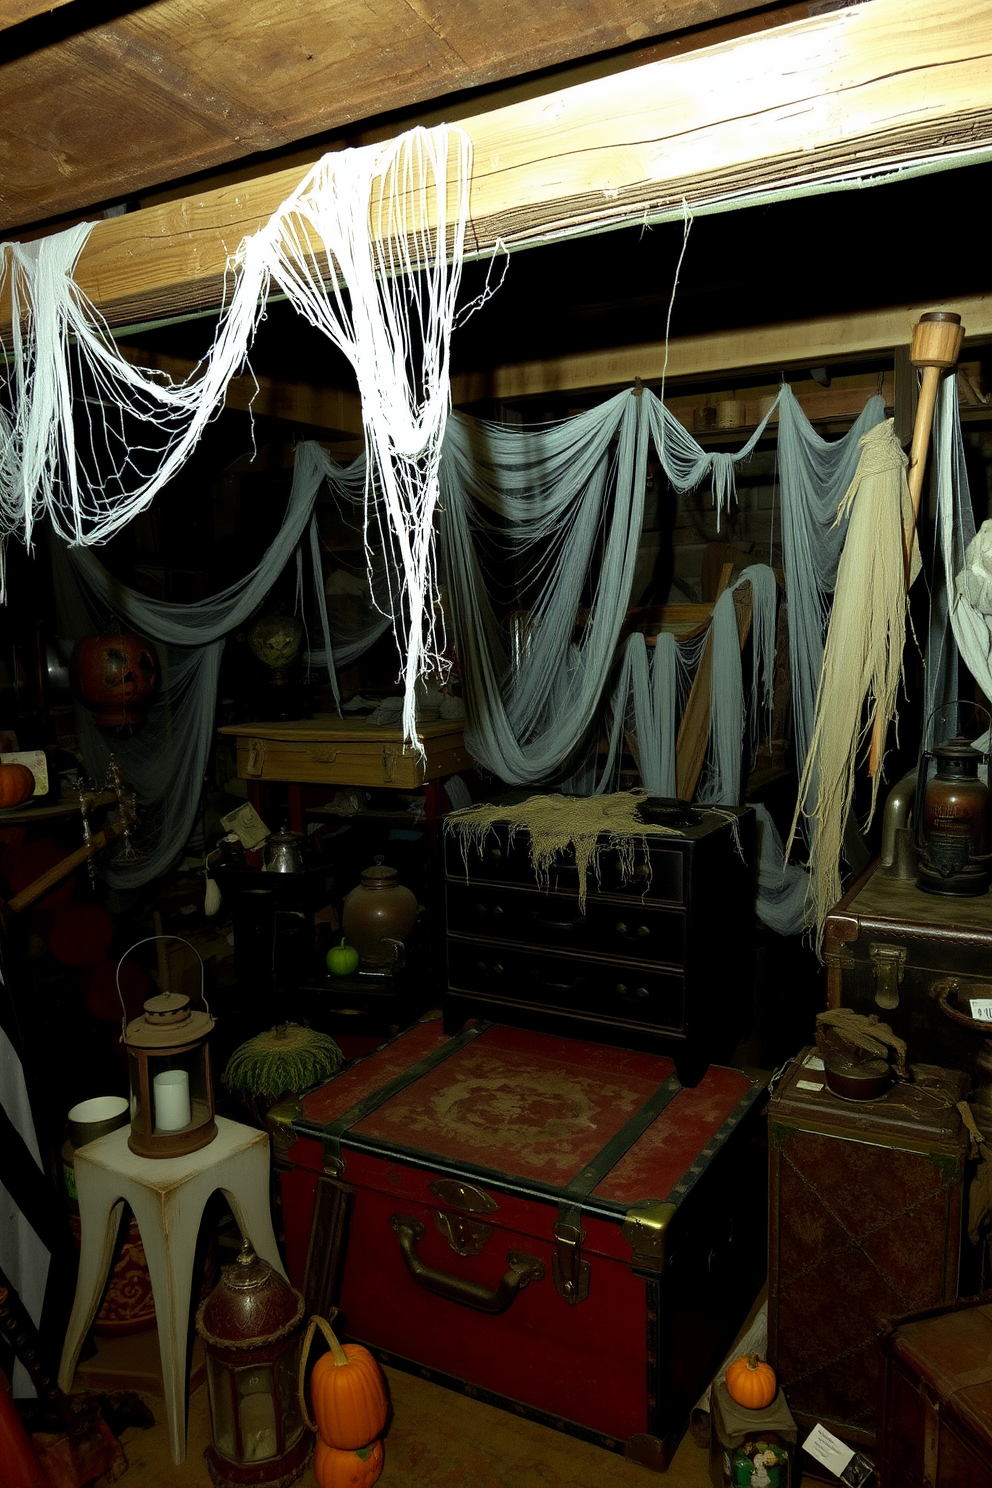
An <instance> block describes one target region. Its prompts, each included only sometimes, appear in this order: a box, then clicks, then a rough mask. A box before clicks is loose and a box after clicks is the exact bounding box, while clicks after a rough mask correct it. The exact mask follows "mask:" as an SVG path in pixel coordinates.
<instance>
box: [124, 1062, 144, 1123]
mask: <svg viewBox="0 0 992 1488" xmlns="http://www.w3.org/2000/svg"><path fill="white" fill-rule="evenodd" d="M127 1064H128V1079H129V1080H130V1082H131V1125H132V1126H134V1127H139V1128H140V1127H141V1126H142V1125H143V1124H144V1119H145V1109H144V1104H143V1102H142V1099H141V1059H140V1058H139V1056H138V1055H137V1054H136V1053H135V1051H134V1050H133V1049H128V1051H127Z"/></svg>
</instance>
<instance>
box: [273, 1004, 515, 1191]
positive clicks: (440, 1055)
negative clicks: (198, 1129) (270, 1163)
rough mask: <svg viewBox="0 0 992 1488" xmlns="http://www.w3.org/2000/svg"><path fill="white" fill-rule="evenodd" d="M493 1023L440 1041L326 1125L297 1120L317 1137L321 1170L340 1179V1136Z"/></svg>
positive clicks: (298, 1126) (300, 1127)
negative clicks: (318, 1139)
mask: <svg viewBox="0 0 992 1488" xmlns="http://www.w3.org/2000/svg"><path fill="white" fill-rule="evenodd" d="M492 1026H493V1025H492V1023H487V1022H485V1021H484V1020H480V1022H478V1023H476V1024H474V1025H473V1027H471V1028H465V1029H463V1030H462V1032H461V1033H456V1034H455V1035H454V1037H453V1038H450V1039H448V1040H447V1041H446V1042H445V1043H443V1044H439V1045H438V1047H437V1048H436V1049H433V1050H432V1051H431V1052H430V1054H425V1055H424V1057H423V1059H418V1060H417V1062H416V1064H411V1065H410V1068H409V1069H405V1070H404V1071H403V1073H402V1074H399V1075H397V1076H396V1077H395V1078H394V1079H392V1080H389V1081H388V1082H387V1083H386V1084H385V1085H380V1086H379V1087H378V1089H376V1090H372V1091H370V1092H369V1094H368V1095H365V1096H363V1097H362V1099H361V1100H359V1101H356V1102H355V1104H354V1105H353V1106H351V1107H349V1109H348V1110H347V1111H344V1112H343V1113H342V1114H341V1115H340V1116H338V1117H337V1119H336V1120H334V1121H332V1122H331V1123H330V1125H329V1126H318V1125H316V1124H311V1123H309V1122H306V1121H300V1122H298V1123H297V1124H296V1130H297V1131H299V1132H301V1133H304V1134H306V1135H307V1136H315V1137H319V1138H320V1141H321V1145H322V1147H323V1152H324V1171H325V1172H327V1173H329V1174H330V1175H331V1176H332V1177H334V1178H340V1176H341V1174H342V1173H343V1172H344V1158H343V1156H342V1154H341V1138H342V1137H343V1136H345V1134H346V1133H347V1132H349V1131H350V1130H351V1128H352V1127H353V1126H357V1125H358V1124H359V1122H361V1121H364V1120H365V1118H366V1116H370V1115H371V1114H372V1112H373V1111H377V1110H378V1109H379V1107H380V1106H384V1105H385V1104H386V1102H387V1101H389V1100H392V1098H393V1096H394V1095H398V1094H399V1093H400V1091H401V1090H406V1089H407V1087H408V1086H409V1085H413V1084H415V1083H416V1082H417V1080H419V1079H420V1078H421V1077H422V1076H423V1075H426V1074H429V1073H430V1071H431V1070H433V1069H436V1068H437V1066H438V1065H439V1064H443V1063H444V1061H445V1060H446V1059H450V1058H451V1056H452V1054H457V1053H458V1052H459V1050H461V1049H464V1048H465V1046H466V1044H470V1043H472V1041H473V1040H474V1039H477V1038H478V1037H479V1035H480V1034H483V1033H486V1032H487V1031H488V1030H489V1029H490V1028H492Z"/></svg>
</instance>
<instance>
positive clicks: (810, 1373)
mask: <svg viewBox="0 0 992 1488" xmlns="http://www.w3.org/2000/svg"><path fill="white" fill-rule="evenodd" d="M914 1075H915V1079H916V1084H915V1085H912V1086H905V1085H899V1086H895V1087H893V1088H892V1089H891V1090H890V1091H888V1092H887V1093H886V1094H885V1095H884V1096H882V1097H880V1098H879V1099H877V1100H873V1101H848V1100H843V1099H841V1098H840V1097H839V1096H836V1095H833V1094H832V1093H831V1091H830V1090H828V1088H827V1086H826V1085H825V1083H824V1075H823V1070H822V1063H821V1061H820V1060H819V1056H818V1055H817V1051H816V1050H815V1049H812V1048H810V1049H806V1050H804V1051H803V1052H802V1054H800V1055H799V1056H797V1058H796V1059H795V1060H794V1061H793V1063H792V1064H791V1065H790V1067H789V1068H788V1070H787V1071H786V1073H785V1075H784V1076H783V1077H782V1079H781V1081H780V1083H779V1086H778V1088H777V1090H776V1092H775V1095H774V1096H773V1098H772V1100H771V1101H770V1103H769V1106H768V1128H769V1162H770V1172H769V1180H770V1187H769V1200H770V1206H771V1208H770V1216H769V1217H770V1231H769V1276H768V1334H769V1358H770V1360H771V1362H772V1363H773V1365H774V1366H775V1367H776V1368H777V1370H778V1373H779V1378H780V1380H781V1383H782V1386H783V1388H784V1389H785V1392H786V1395H787V1397H788V1400H789V1405H790V1406H791V1408H792V1412H793V1415H794V1416H795V1417H796V1420H797V1421H798V1422H799V1423H800V1426H807V1427H812V1426H813V1425H814V1424H815V1423H816V1422H817V1421H822V1422H823V1424H824V1425H825V1426H826V1427H827V1428H828V1429H829V1430H830V1431H832V1432H834V1433H835V1434H836V1435H837V1436H840V1437H842V1438H843V1439H844V1440H845V1441H847V1442H849V1443H850V1444H851V1445H852V1446H857V1447H867V1448H869V1449H872V1448H873V1447H874V1443H875V1430H876V1425H877V1421H878V1412H879V1403H880V1388H881V1356H880V1354H879V1352H878V1346H877V1339H878V1336H879V1334H880V1333H881V1332H882V1331H883V1329H884V1328H885V1327H886V1326H888V1324H889V1323H890V1322H891V1320H892V1319H894V1318H898V1317H901V1316H903V1315H905V1314H906V1313H908V1312H913V1311H916V1310H918V1309H920V1308H923V1307H928V1306H933V1305H935V1304H937V1303H940V1302H944V1301H948V1300H950V1299H951V1298H953V1297H954V1296H956V1294H957V1284H958V1268H959V1258H960V1250H961V1230H962V1209H963V1188H964V1184H963V1179H964V1167H965V1158H966V1151H967V1139H966V1136H965V1134H964V1131H963V1127H962V1123H961V1118H960V1116H959V1115H958V1112H957V1111H956V1110H955V1109H954V1102H955V1101H957V1100H960V1099H961V1098H962V1095H963V1085H964V1080H963V1077H962V1076H961V1075H959V1074H958V1073H957V1072H956V1071H948V1070H942V1069H938V1068H936V1067H932V1066H926V1065H921V1066H916V1067H915V1070H914Z"/></svg>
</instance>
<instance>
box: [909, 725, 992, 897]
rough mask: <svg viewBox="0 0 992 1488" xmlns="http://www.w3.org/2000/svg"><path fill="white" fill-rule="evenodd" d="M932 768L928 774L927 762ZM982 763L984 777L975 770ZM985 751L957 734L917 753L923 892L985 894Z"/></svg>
mask: <svg viewBox="0 0 992 1488" xmlns="http://www.w3.org/2000/svg"><path fill="white" fill-rule="evenodd" d="M929 761H932V762H933V764H934V765H935V767H936V768H935V771H934V773H933V774H932V775H929V778H928V762H929ZM982 763H984V765H985V780H982V778H981V777H980V775H979V773H978V770H979V766H980V765H981V764H982ZM988 772H989V756H988V754H987V753H985V754H983V753H981V752H980V751H979V750H977V749H976V748H975V747H974V745H973V744H971V743H970V742H969V741H968V739H966V738H965V737H964V735H962V734H956V735H955V736H954V737H953V738H951V739H947V740H945V742H944V743H943V744H935V745H934V746H933V748H932V749H926V750H924V751H923V753H922V754H921V756H920V769H919V776H918V779H917V786H916V813H915V814H916V851H917V856H918V870H917V878H916V882H917V886H918V887H919V888H921V889H925V890H926V892H927V893H928V894H952V895H953V894H958V895H972V894H984V893H985V891H986V889H987V888H988V886H989V866H990V858H989V845H990V844H989V787H988V783H987V782H988Z"/></svg>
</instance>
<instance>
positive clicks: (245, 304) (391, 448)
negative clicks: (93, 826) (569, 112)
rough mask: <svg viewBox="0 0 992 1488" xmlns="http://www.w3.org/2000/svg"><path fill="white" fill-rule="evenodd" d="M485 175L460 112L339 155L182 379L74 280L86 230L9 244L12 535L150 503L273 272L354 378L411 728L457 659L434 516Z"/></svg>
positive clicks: (7, 444)
mask: <svg viewBox="0 0 992 1488" xmlns="http://www.w3.org/2000/svg"><path fill="white" fill-rule="evenodd" d="M470 175H471V146H470V143H469V140H468V137H467V135H465V134H464V133H463V132H462V131H460V130H456V129H450V128H449V127H448V126H447V125H441V126H438V127H437V128H435V129H431V130H425V129H414V130H411V131H410V132H408V133H407V134H404V135H401V136H400V137H399V138H398V139H394V140H389V141H387V142H385V143H383V144H376V145H370V146H365V147H363V148H362V149H358V150H345V151H342V152H339V153H332V154H330V155H327V156H325V157H324V158H323V159H322V160H321V161H319V162H318V164H317V165H316V166H315V167H314V168H313V170H312V171H311V172H310V173H309V175H308V176H307V177H306V178H305V179H304V180H303V181H302V182H301V183H300V186H299V187H298V188H297V190H296V191H295V192H293V194H292V195H291V196H290V197H289V199H288V200H287V201H286V202H284V203H283V204H282V206H281V207H280V208H279V209H278V210H277V211H276V212H275V213H274V214H273V216H272V217H271V218H270V220H269V222H268V223H267V224H266V225H265V226H264V227H263V228H261V229H260V230H259V231H258V232H257V233H255V234H254V235H253V236H251V237H250V238H248V239H246V240H245V242H244V243H243V244H242V245H241V247H240V249H239V250H238V252H237V253H236V254H235V255H234V258H233V259H232V261H231V265H230V267H231V269H232V270H233V271H234V273H235V276H236V277H235V280H234V286H233V291H232V293H231V296H230V299H229V301H228V303H227V305H226V307H225V309H224V311H223V313H222V315H221V318H220V322H219V325H218V329H217V334H216V337H215V340H214V345H213V347H212V349H211V351H210V354H209V356H208V357H207V358H206V359H205V360H204V362H203V363H201V365H200V366H199V367H198V368H197V369H196V370H195V372H194V373H192V374H191V375H190V377H189V378H187V379H186V380H185V381H184V382H179V383H173V382H171V381H170V380H169V379H167V378H162V377H160V376H159V375H157V374H154V373H148V372H145V371H143V370H142V369H141V368H138V367H135V366H132V365H131V364H130V363H129V362H127V361H125V360H124V358H123V357H122V356H121V355H120V353H119V351H118V349H117V347H116V345H115V344H114V341H113V338H112V337H111V335H110V332H109V329H108V327H107V325H106V323H105V321H104V320H103V318H102V317H101V316H100V315H99V314H98V312H97V311H96V310H95V308H94V307H93V305H92V304H90V303H88V302H87V301H86V299H85V297H84V296H83V294H82V293H81V291H80V290H79V287H78V286H77V285H76V284H75V282H74V280H73V277H72V275H73V270H74V268H75V265H76V263H77V261H78V258H79V254H80V253H81V251H82V249H83V246H84V244H85V242H86V239H87V237H88V235H89V233H90V231H91V230H92V227H91V225H90V224H81V225H80V226H78V227H74V228H70V229H68V230H67V231H66V232H64V233H59V234H55V235H54V236H52V237H49V238H44V239H41V240H40V241H39V242H37V243H27V244H16V243H13V244H11V243H8V244H2V245H0V288H2V286H3V284H4V282H5V281H6V282H7V283H9V287H10V295H11V305H12V313H13V333H12V337H11V345H10V348H9V352H10V356H11V359H12V361H13V366H14V371H13V376H12V378H11V379H10V382H9V385H8V388H7V393H6V397H7V401H8V403H9V406H8V407H6V408H2V407H0V418H2V422H0V437H2V448H0V542H2V541H3V540H4V539H5V538H6V536H7V535H8V534H10V533H16V534H17V535H19V536H20V537H21V538H22V539H23V540H24V541H25V542H26V543H30V541H31V535H32V532H33V530H34V526H35V523H36V522H37V520H38V518H39V516H40V515H41V514H42V513H43V512H44V513H47V514H48V516H49V517H50V519H51V521H52V523H53V525H54V527H55V530H56V532H57V533H58V535H59V536H60V537H62V538H63V539H64V540H65V541H66V542H68V543H70V544H72V545H80V544H86V545H89V544H93V543H101V542H105V541H106V540H107V538H109V537H110V536H112V535H113V533H114V532H116V531H118V530H119V529H120V528H121V527H123V526H124V525H125V524H126V523H127V522H129V521H130V520H131V518H132V517H133V516H135V514H136V513H137V512H138V511H140V510H142V508H144V507H145V506H147V505H148V503H149V502H150V501H151V500H152V499H153V497H154V496H155V494H156V493H157V492H158V491H160V490H161V489H162V487H163V486H164V485H165V484H166V483H167V481H169V480H170V479H171V478H172V476H173V475H175V474H176V472H177V471H178V470H179V469H180V468H181V467H182V465H183V463H184V462H185V460H186V458H187V457H188V455H189V454H190V452H191V450H192V448H193V446H194V444H195V443H196V441H197V439H198V438H199V436H200V434H201V433H202V430H203V428H204V427H205V425H206V424H207V422H208V421H209V420H210V419H211V418H213V417H215V416H216V414H217V412H218V411H219V409H220V407H221V405H222V402H223V398H224V391H225V389H226V387H227V384H228V382H229V381H230V379H231V377H232V376H234V375H235V373H236V372H238V371H239V370H240V369H241V367H242V365H243V363H244V361H245V357H246V355H247V351H248V347H249V345H250V343H251V340H252V337H253V336H254V332H255V329H256V327H257V324H258V321H259V319H260V317H261V315H262V314H263V313H264V305H265V300H266V298H267V295H268V292H269V289H270V286H271V284H272V283H275V284H277V285H278V286H279V288H280V289H282V290H283V291H284V292H285V293H286V295H287V296H288V298H289V299H290V301H291V302H292V303H293V305H294V307H295V308H296V309H297V310H298V311H299V312H300V313H301V314H302V315H304V316H305V317H306V318H307V319H308V320H309V321H310V322H311V323H312V324H313V325H315V326H317V327H318V328H319V329H320V330H322V331H323V332H324V333H325V335H327V336H328V338H329V339H330V340H331V341H333V342H334V344H335V345H336V346H338V347H339V348H340V349H341V350H342V351H343V352H344V354H345V355H346V356H347V357H348V359H349V361H350V362H351V364H352V366H353V367H354V370H355V373H356V376H357V379H358V385H359V392H360V394H361V398H362V418H363V423H364V427H365V433H366V440H367V445H368V451H369V467H368V476H367V480H368V482H369V488H371V486H372V485H374V486H375V488H376V489H377V490H378V491H379V492H380V493H381V500H380V501H379V502H378V503H377V509H378V510H379V511H380V512H381V513H382V514H383V517H382V519H383V522H384V526H383V532H382V535H383V538H384V539H385V540H386V541H387V542H388V543H389V544H390V545H391V546H392V548H393V551H394V558H395V566H396V569H397V571H398V572H399V574H400V575H401V576H402V577H401V580H400V586H401V593H400V594H399V595H397V596H394V601H393V604H392V607H391V608H392V611H393V614H394V615H397V616H398V615H400V614H401V612H402V613H403V615H404V620H403V622H402V623H403V628H404V630H405V632H406V634H405V636H404V641H405V645H404V648H403V649H404V652H405V664H404V665H405V672H404V683H405V697H406V701H405V708H404V729H405V731H406V735H407V738H408V739H409V740H411V741H413V740H415V718H414V702H413V697H414V687H415V683H416V680H417V678H418V676H419V675H421V673H422V672H430V671H432V670H433V671H438V670H441V669H442V666H443V663H442V662H441V660H440V656H439V652H440V650H441V647H440V646H439V644H438V640H437V636H436V626H437V595H436V575H435V552H434V513H435V510H436V507H437V500H438V477H437V467H438V461H439V458H440V447H441V441H442V439H443V436H444V427H445V421H446V417H447V412H448V407H449V401H450V389H449V384H448V357H449V348H450V339H451V330H452V325H453V323H454V319H455V308H456V307H455V301H456V297H457V294H458V288H459V284H460V280H461V265H462V259H463V254H464V240H465V225H466V221H467V216H468V191H469V180H470ZM449 177H450V180H449ZM342 281H343V283H342ZM345 286H346V287H347V288H346V289H345Z"/></svg>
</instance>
